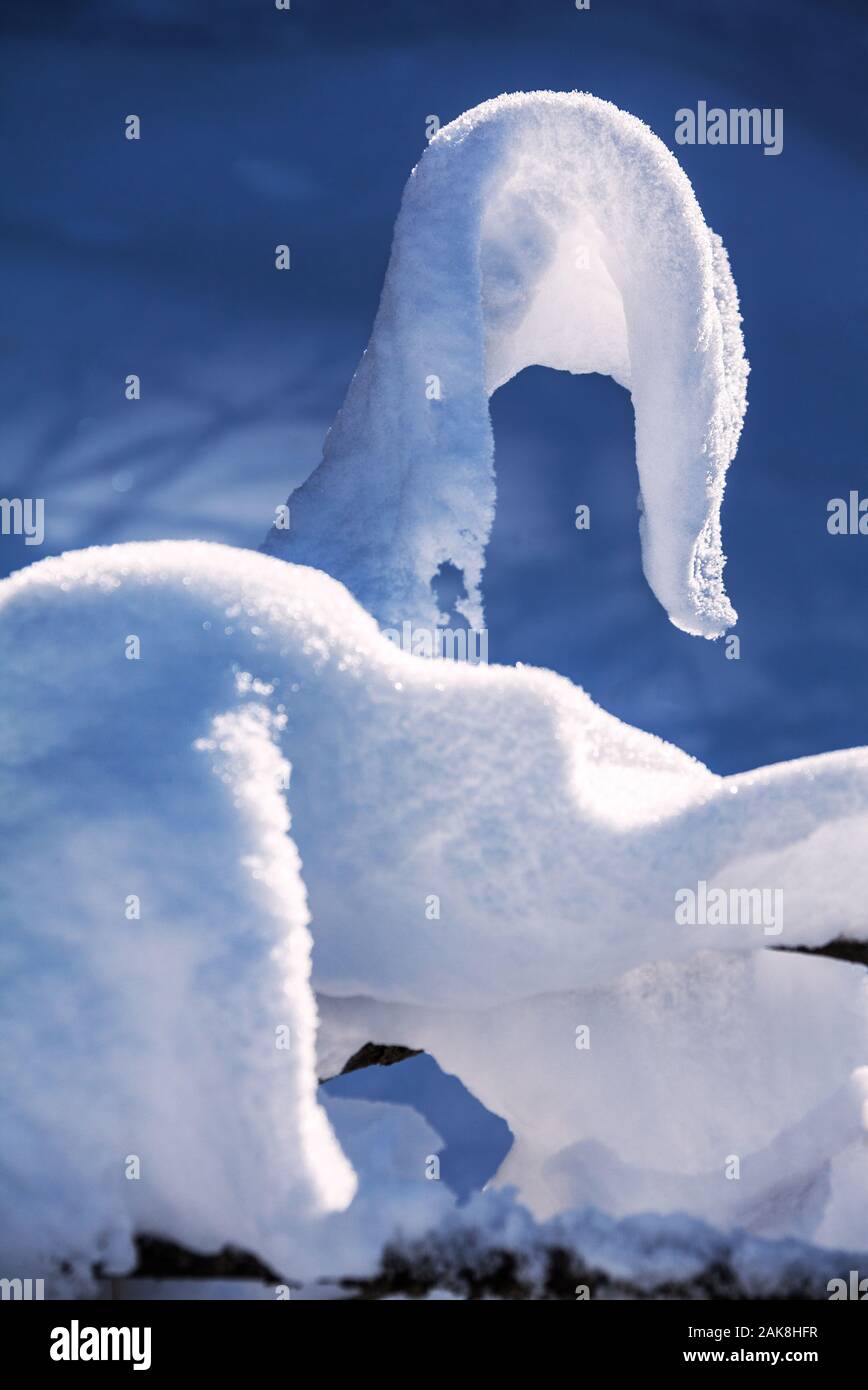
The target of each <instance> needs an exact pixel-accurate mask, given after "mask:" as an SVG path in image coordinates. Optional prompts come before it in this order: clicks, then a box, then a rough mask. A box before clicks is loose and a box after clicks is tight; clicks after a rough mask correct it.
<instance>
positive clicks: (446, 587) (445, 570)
mask: <svg viewBox="0 0 868 1390" xmlns="http://www.w3.org/2000/svg"><path fill="white" fill-rule="evenodd" d="M431 592H432V594H433V595H434V598H435V599H436V601H437V607H438V608H439V610H440V612H441V613H442V614H445V616H446V617H447V618H448V620H449V621H448V626H449V627H450V628H452V630H453V631H455V630H456V629H461V628H465V629H466V628H469V627H470V624H469V623H468V621H467V619H466V618H465V616H464V614H463V613H461V612H460V611H459V609H458V605H459V603H461V602H462V600H463V599H466V598H467V585H466V584H465V582H464V571H463V570H460V569H459V568H458V566H457V565H455V564H453V563H452V561H451V560H444V561H443V563H442V565H441V566H440V568H439V569H438V571H437V573H436V574H435V576H434V578H433V579H432V580H431Z"/></svg>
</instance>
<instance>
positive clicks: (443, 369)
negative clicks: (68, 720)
mask: <svg viewBox="0 0 868 1390" xmlns="http://www.w3.org/2000/svg"><path fill="white" fill-rule="evenodd" d="M740 322H741V319H740V314H739V309H738V298H737V294H736V290H735V285H734V283H733V280H732V276H731V274H730V271H729V264H728V260H727V256H726V252H725V250H724V248H723V245H722V243H721V241H720V239H719V238H718V237H717V236H715V234H714V233H712V232H711V231H710V230H709V229H708V227H707V226H706V224H705V222H704V220H703V217H702V213H701V211H700V208H699V206H698V204H697V202H696V199H695V197H694V194H693V190H692V188H691V186H690V183H689V181H688V179H687V178H686V176H685V175H684V173H683V172H682V170H681V168H680V166H679V164H678V162H677V160H676V159H675V158H674V156H673V155H672V154H671V153H670V152H669V151H668V150H667V149H666V147H665V145H664V144H663V143H662V142H661V141H660V140H659V139H658V138H657V137H656V136H655V135H654V134H653V133H652V132H651V131H650V130H649V129H648V127H647V126H645V125H644V124H643V123H642V122H641V121H639V120H638V119H636V117H634V116H631V115H629V114H627V113H626V112H624V111H621V110H619V109H618V108H617V107H615V106H613V105H612V104H611V103H609V102H605V101H601V100H599V99H598V98H596V97H593V96H589V95H587V94H586V93H581V94H579V93H575V92H573V93H562V92H534V93H519V94H515V95H510V96H502V97H498V98H497V99H496V100H493V101H487V102H484V103H483V104H482V105H481V106H478V107H475V108H474V109H473V110H472V111H468V112H467V113H465V114H464V115H463V116H461V117H460V118H459V119H458V120H456V121H453V122H452V123H451V124H450V125H447V126H445V127H443V128H442V129H441V130H440V131H439V132H438V133H437V135H436V136H435V137H434V138H433V139H432V141H431V143H430V145H429V147H428V149H427V150H426V151H425V154H424V155H423V157H422V159H421V160H420V162H419V164H418V166H417V167H416V169H414V171H413V173H412V174H411V176H410V180H409V182H408V184H407V188H406V191H405V193H404V198H403V202H402V205H401V211H400V214H399V216H398V220H397V223H396V227H395V236H394V242H393V246H392V255H391V259H390V262H389V268H388V271H387V274H386V281H385V284H384V287H383V293H382V298H381V302H380V308H379V312H378V314H377V318H376V321H375V324H374V329H373V332H372V335H371V340H370V343H369V344H368V348H367V350H366V352H365V354H364V356H363V358H362V361H361V363H360V364H359V367H358V370H357V372H356V375H355V377H354V378H353V381H352V383H351V385H350V388H349V390H348V392H347V396H346V399H345V401H344V404H343V407H342V409H341V411H340V412H339V414H338V416H337V419H336V420H335V423H334V425H333V427H332V429H331V431H330V433H329V435H328V437H327V439H326V444H325V449H324V454H323V460H322V463H321V464H320V466H319V468H318V469H317V470H316V471H315V472H314V473H313V474H312V475H311V477H310V478H309V479H308V480H307V482H306V483H304V484H303V485H302V487H300V488H299V489H297V490H296V491H295V492H294V493H293V494H292V495H291V497H290V512H291V524H290V528H289V529H288V530H285V529H281V530H278V529H275V530H273V531H272V532H271V535H270V536H269V538H268V541H267V547H268V548H269V549H270V550H271V551H273V552H275V553H278V554H281V555H284V556H285V557H287V558H289V559H292V560H295V561H298V562H301V563H305V564H312V565H316V566H317V567H319V568H322V569H324V570H326V571H327V572H328V573H329V574H332V575H334V576H335V577H336V578H338V579H340V580H342V581H343V582H344V583H345V584H346V585H347V587H348V588H349V589H350V590H351V591H352V592H353V593H354V594H355V595H356V597H357V598H358V599H359V600H360V601H361V603H362V604H363V605H364V606H365V607H366V608H367V609H368V610H369V611H370V612H371V613H373V614H374V616H375V617H377V618H378V619H379V621H380V622H382V623H383V624H384V625H385V626H387V627H398V628H400V626H401V624H402V622H405V621H409V622H411V623H412V624H414V625H416V626H419V627H422V628H432V627H434V626H435V625H436V622H437V616H438V612H437V604H436V601H435V599H434V597H433V595H432V591H431V580H432V579H433V578H434V576H435V575H436V574H437V572H438V570H439V567H440V566H441V564H443V563H445V562H451V563H452V564H454V565H455V566H456V567H457V568H458V569H459V570H461V571H462V572H463V575H464V581H465V585H466V589H467V597H466V598H465V599H463V600H462V601H461V603H460V604H459V609H460V611H461V612H462V613H463V614H464V615H465V617H466V618H467V619H468V620H469V622H470V624H471V625H472V626H474V627H479V628H482V627H484V625H485V624H484V615H483V610H482V601H481V595H480V577H481V573H482V568H483V563H484V551H485V546H486V542H487V541H488V538H489V534H490V531H491V525H492V520H493V515H494V501H495V483H494V471H493V439H492V432H491V424H490V420H489V411H488V397H489V395H490V394H491V393H492V392H494V391H495V390H497V388H498V387H499V386H501V385H503V384H504V383H505V382H506V381H508V380H510V378H511V377H513V376H514V375H516V373H518V372H520V371H521V370H522V369H523V368H524V367H527V366H529V365H532V364H539V365H542V366H549V367H554V368H557V369H559V370H563V371H569V372H573V373H584V372H601V373H604V374H606V375H610V376H612V377H613V378H614V379H615V381H617V382H618V383H619V384H621V385H622V386H624V387H625V388H626V389H628V390H629V391H630V393H631V396H632V400H633V406H634V411H635V423H636V466H637V469H638V474H639V483H640V488H641V498H640V511H641V517H640V533H641V537H642V553H643V565H644V569H645V575H646V578H647V580H648V583H649V584H650V586H651V588H652V590H653V591H654V593H655V594H656V596H657V598H658V599H659V600H660V602H661V604H662V605H663V607H664V608H665V609H666V611H667V613H668V614H669V617H670V619H671V620H672V622H673V623H674V624H675V625H676V626H677V627H680V628H683V629H684V630H685V631H687V632H692V633H699V634H702V635H704V636H706V637H717V636H719V635H720V634H721V633H722V632H723V631H725V629H726V628H727V627H729V626H730V625H731V624H732V623H733V622H734V621H735V613H734V611H733V609H732V607H731V605H730V603H729V600H728V598H727V597H726V594H725V591H724V587H723V579H722V572H723V565H724V556H723V553H722V549H721V535H720V506H721V501H722V498H723V489H724V478H725V474H726V470H727V467H728V465H729V463H730V461H731V459H732V457H733V455H734V454H735V450H736V446H737V443H738V438H739V434H740V431H741V423H742V418H743V415H744V411H745V403H746V397H745V389H746V379H747V365H746V362H745V360H744V353H743V345H742V337H741V328H740Z"/></svg>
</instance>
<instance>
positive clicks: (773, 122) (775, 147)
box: [675, 101, 784, 154]
mask: <svg viewBox="0 0 868 1390" xmlns="http://www.w3.org/2000/svg"><path fill="white" fill-rule="evenodd" d="M675 143H676V145H762V146H763V147H764V148H763V154H780V152H781V150H782V149H783V148H784V112H783V108H782V107H780V106H776V107H774V109H772V108H771V107H769V106H764V107H763V108H762V110H760V109H759V107H758V106H752V107H749V108H748V107H744V106H740V107H732V109H731V110H729V111H724V109H723V108H722V107H720V106H712V108H711V110H709V109H708V104H707V102H704V101H698V102H697V103H696V110H695V111H691V109H690V107H689V106H682V107H681V109H680V110H679V111H676V112H675Z"/></svg>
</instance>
